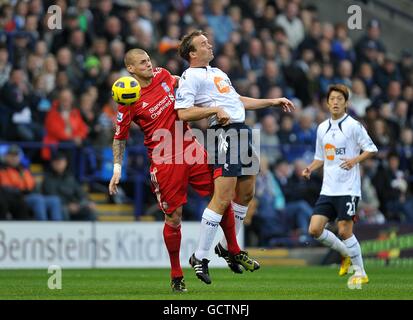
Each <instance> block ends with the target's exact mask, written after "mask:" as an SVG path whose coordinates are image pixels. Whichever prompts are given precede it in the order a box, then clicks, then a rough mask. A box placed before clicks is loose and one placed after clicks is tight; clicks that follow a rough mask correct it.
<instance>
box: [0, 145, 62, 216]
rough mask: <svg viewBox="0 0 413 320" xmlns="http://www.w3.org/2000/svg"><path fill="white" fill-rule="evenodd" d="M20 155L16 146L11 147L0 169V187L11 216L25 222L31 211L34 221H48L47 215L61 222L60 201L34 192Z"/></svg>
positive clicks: (32, 180)
mask: <svg viewBox="0 0 413 320" xmlns="http://www.w3.org/2000/svg"><path fill="white" fill-rule="evenodd" d="M21 155H22V151H21V149H20V148H19V147H18V146H17V145H11V146H10V147H9V149H8V151H7V154H6V156H5V163H4V166H3V167H2V168H1V169H0V187H1V188H2V189H3V192H4V194H5V198H6V203H7V205H8V207H9V209H10V212H11V214H12V215H14V217H15V218H16V219H18V220H20V219H23V220H26V219H28V218H29V216H28V213H29V211H31V212H32V213H33V214H34V218H35V220H49V217H48V213H49V214H50V220H54V221H59V220H63V216H62V208H61V203H60V199H59V198H58V197H55V196H44V195H42V194H40V193H38V192H36V190H35V188H36V182H35V180H34V177H33V175H32V174H31V172H30V171H29V170H28V169H26V168H24V167H23V166H22V164H21ZM19 202H20V203H19ZM29 208H30V209H29ZM20 210H21V212H20Z"/></svg>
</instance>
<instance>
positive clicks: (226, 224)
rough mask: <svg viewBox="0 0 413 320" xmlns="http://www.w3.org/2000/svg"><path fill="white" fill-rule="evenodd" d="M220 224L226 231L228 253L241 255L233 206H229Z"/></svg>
mask: <svg viewBox="0 0 413 320" xmlns="http://www.w3.org/2000/svg"><path fill="white" fill-rule="evenodd" d="M219 224H220V226H221V228H222V230H223V231H224V235H225V239H226V240H227V243H228V251H229V252H230V253H231V254H237V253H239V252H240V251H241V249H240V247H239V246H238V241H237V236H236V233H235V217H234V210H233V209H232V205H229V206H228V208H227V210H226V211H225V213H224V215H223V217H222V220H221V222H220V223H219Z"/></svg>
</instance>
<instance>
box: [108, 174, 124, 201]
mask: <svg viewBox="0 0 413 320" xmlns="http://www.w3.org/2000/svg"><path fill="white" fill-rule="evenodd" d="M120 175H121V173H120V172H114V173H113V176H112V179H110V183H109V194H110V195H111V196H112V195H114V194H117V193H118V184H119V180H120Z"/></svg>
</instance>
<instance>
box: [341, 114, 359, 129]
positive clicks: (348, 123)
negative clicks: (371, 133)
mask: <svg viewBox="0 0 413 320" xmlns="http://www.w3.org/2000/svg"><path fill="white" fill-rule="evenodd" d="M342 126H343V127H347V128H349V129H361V128H363V124H362V123H361V122H360V121H359V120H357V119H355V118H353V117H352V116H350V115H347V117H346V118H345V119H344V121H343V123H342Z"/></svg>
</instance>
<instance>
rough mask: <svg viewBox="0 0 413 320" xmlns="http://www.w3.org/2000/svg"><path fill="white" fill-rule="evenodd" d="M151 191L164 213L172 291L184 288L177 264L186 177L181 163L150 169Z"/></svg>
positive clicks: (164, 231) (164, 230)
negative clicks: (179, 164)
mask: <svg viewBox="0 0 413 320" xmlns="http://www.w3.org/2000/svg"><path fill="white" fill-rule="evenodd" d="M150 175H151V182H152V184H151V187H152V192H153V193H154V194H155V196H156V198H157V200H158V205H159V208H160V209H161V210H162V211H163V213H164V214H165V224H164V228H163V238H164V241H165V246H166V249H167V251H168V255H169V259H170V262H171V287H172V291H174V292H185V291H186V288H185V282H184V280H183V272H182V268H181V265H180V260H179V253H180V247H181V220H182V205H183V204H185V203H186V201H187V199H186V186H187V180H186V176H185V174H184V172H183V168H182V166H178V165H171V164H169V165H168V164H162V165H156V166H155V165H152V166H151V169H150Z"/></svg>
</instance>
